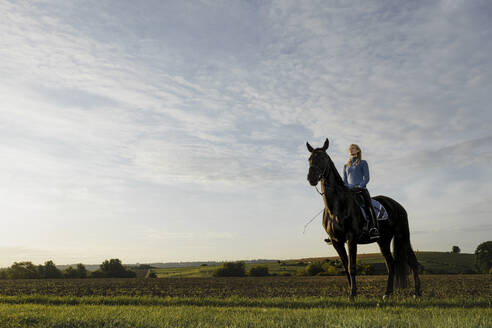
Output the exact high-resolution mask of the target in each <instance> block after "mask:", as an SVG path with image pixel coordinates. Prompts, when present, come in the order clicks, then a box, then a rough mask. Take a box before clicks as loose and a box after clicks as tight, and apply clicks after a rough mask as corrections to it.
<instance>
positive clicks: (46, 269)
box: [38, 261, 63, 279]
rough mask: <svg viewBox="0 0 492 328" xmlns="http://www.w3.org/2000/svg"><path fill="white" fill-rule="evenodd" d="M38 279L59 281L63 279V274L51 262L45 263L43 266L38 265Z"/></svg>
mask: <svg viewBox="0 0 492 328" xmlns="http://www.w3.org/2000/svg"><path fill="white" fill-rule="evenodd" d="M38 277H39V278H41V279H60V278H63V273H62V272H61V271H60V269H58V268H57V267H56V265H55V263H53V261H46V262H44V265H38Z"/></svg>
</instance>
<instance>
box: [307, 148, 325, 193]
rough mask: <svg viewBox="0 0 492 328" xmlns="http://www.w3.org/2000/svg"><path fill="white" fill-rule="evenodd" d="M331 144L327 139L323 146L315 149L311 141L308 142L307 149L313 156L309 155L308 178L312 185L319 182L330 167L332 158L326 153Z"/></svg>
mask: <svg viewBox="0 0 492 328" xmlns="http://www.w3.org/2000/svg"><path fill="white" fill-rule="evenodd" d="M329 144H330V142H329V141H328V139H326V140H325V143H324V145H323V147H321V148H316V149H314V148H313V147H311V145H310V144H309V142H306V146H307V149H308V150H309V152H310V153H311V156H309V172H308V175H307V179H308V181H309V183H310V184H311V185H312V186H316V185H317V184H318V182H319V181H320V180H321V179H322V178H323V176H324V175H325V173H326V171H327V169H328V167H329V163H330V158H329V157H328V154H327V153H326V150H327V149H328V145H329Z"/></svg>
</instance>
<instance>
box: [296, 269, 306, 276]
mask: <svg viewBox="0 0 492 328" xmlns="http://www.w3.org/2000/svg"><path fill="white" fill-rule="evenodd" d="M296 275H297V276H307V275H308V274H307V272H306V268H302V269H297V273H296Z"/></svg>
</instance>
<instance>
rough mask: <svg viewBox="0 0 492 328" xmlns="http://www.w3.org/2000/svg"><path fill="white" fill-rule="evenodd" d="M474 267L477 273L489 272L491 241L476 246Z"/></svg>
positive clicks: (490, 265) (491, 255)
mask: <svg viewBox="0 0 492 328" xmlns="http://www.w3.org/2000/svg"><path fill="white" fill-rule="evenodd" d="M475 266H476V267H477V270H478V271H479V272H482V273H487V272H489V270H490V268H491V267H492V240H490V241H486V242H484V243H481V244H480V245H478V247H477V249H476V250H475Z"/></svg>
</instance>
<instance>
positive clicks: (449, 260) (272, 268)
mask: <svg viewBox="0 0 492 328" xmlns="http://www.w3.org/2000/svg"><path fill="white" fill-rule="evenodd" d="M415 254H416V256H417V259H418V260H419V262H420V264H421V265H422V266H423V269H424V272H423V273H424V274H460V273H462V274H463V273H473V267H474V255H473V254H456V253H449V252H415ZM357 259H358V260H359V261H360V263H361V264H370V265H372V266H373V273H374V274H386V266H385V264H384V259H383V256H382V255H381V254H380V253H372V254H359V255H358V256H357ZM325 260H331V261H334V260H338V257H317V258H303V259H291V260H277V261H272V260H267V261H265V262H261V261H255V262H254V263H251V262H246V270H247V271H249V269H251V267H253V266H256V265H259V264H261V265H263V266H267V267H268V269H269V272H270V274H276V275H296V273H297V271H298V270H299V269H303V268H304V267H305V266H306V265H307V264H308V263H310V262H320V261H325ZM218 267H219V264H218V263H213V264H212V265H209V264H205V263H203V264H201V265H196V266H186V267H184V266H180V267H166V268H159V269H152V271H153V272H155V273H156V274H157V276H158V277H159V278H171V277H183V278H184V277H210V276H212V273H213V271H214V270H215V269H216V268H218Z"/></svg>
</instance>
